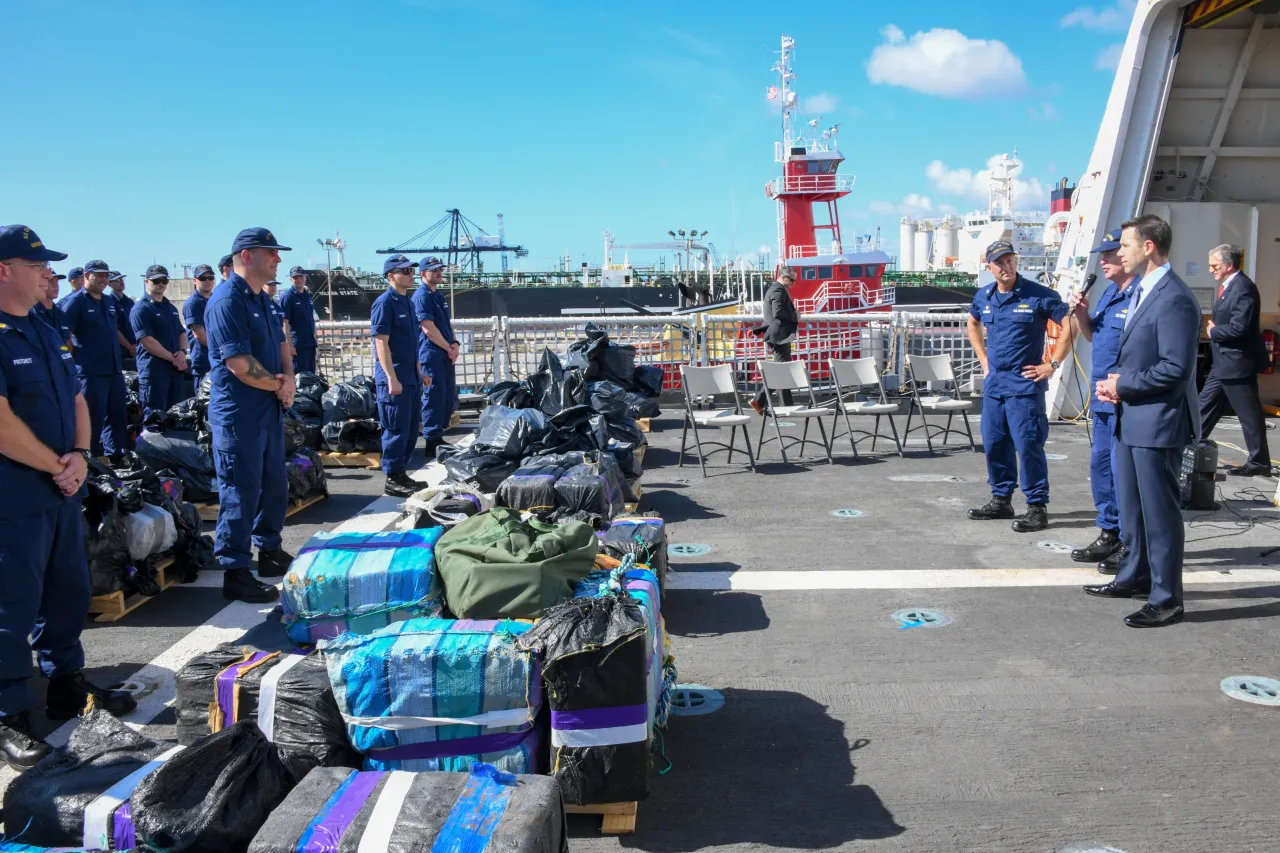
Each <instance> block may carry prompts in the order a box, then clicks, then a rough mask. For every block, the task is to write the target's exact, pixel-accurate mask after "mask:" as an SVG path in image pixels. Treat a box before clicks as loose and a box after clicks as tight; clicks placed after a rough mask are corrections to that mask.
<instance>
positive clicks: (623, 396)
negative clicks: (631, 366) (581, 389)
mask: <svg viewBox="0 0 1280 853" xmlns="http://www.w3.org/2000/svg"><path fill="white" fill-rule="evenodd" d="M587 391H589V392H590V394H591V409H592V411H595V412H599V413H600V414H602V415H604V416H605V417H606V418H610V419H613V418H625V417H627V409H628V408H629V406H630V403H629V402H628V400H627V394H629V393H631V392H629V391H627V389H626V388H623V387H622V386H621V385H619V384H618V383H617V382H612V381H610V380H607V379H606V380H603V381H601V382H592V383H590V384H589V385H587Z"/></svg>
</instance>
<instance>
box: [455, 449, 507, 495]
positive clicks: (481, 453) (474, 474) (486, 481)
mask: <svg viewBox="0 0 1280 853" xmlns="http://www.w3.org/2000/svg"><path fill="white" fill-rule="evenodd" d="M446 447H451V445H441V446H440V449H439V450H438V451H436V460H437V461H439V462H442V463H444V469H445V471H447V472H448V473H449V479H451V480H456V481H457V482H459V483H467V484H469V485H472V486H475V487H476V488H477V489H479V490H480V491H481V492H483V493H484V494H486V495H491V494H493V493H494V492H496V491H497V490H498V486H500V485H501V484H502V481H503V480H505V479H507V478H508V477H510V476H511V475H512V474H514V473H515V471H516V469H517V468H519V467H520V460H519V459H508V458H506V457H505V456H500V455H499V454H497V453H492V452H489V451H486V450H484V449H483V448H481V447H479V446H477V445H472V446H471V447H468V448H467V449H466V450H462V451H457V450H451V451H446V450H445V448H446Z"/></svg>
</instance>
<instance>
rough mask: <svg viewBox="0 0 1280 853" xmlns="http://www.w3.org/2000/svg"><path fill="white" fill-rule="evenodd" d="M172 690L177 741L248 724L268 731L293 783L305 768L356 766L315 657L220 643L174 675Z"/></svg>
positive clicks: (321, 665) (357, 760)
mask: <svg viewBox="0 0 1280 853" xmlns="http://www.w3.org/2000/svg"><path fill="white" fill-rule="evenodd" d="M223 673H225V675H224V677H223V679H222V681H221V682H219V679H218V676H219V675H220V674H223ZM273 673H274V674H273ZM220 685H221V689H220ZM264 685H265V686H266V689H264ZM174 689H175V695H174V702H173V704H174V709H175V710H176V711H177V716H178V743H181V744H184V745H190V744H193V743H196V742H197V741H199V740H200V738H202V737H206V736H208V735H209V734H211V733H212V728H211V724H213V723H216V724H217V726H218V729H219V731H220V730H222V729H224V728H227V727H228V726H230V725H231V724H232V723H236V722H240V721H242V720H247V721H249V722H251V723H256V725H257V726H258V728H259V729H262V728H263V727H264V726H266V727H267V728H269V729H270V740H271V742H272V743H274V744H275V745H276V746H277V747H279V749H280V757H281V759H282V760H283V761H284V763H285V765H286V766H287V767H288V768H289V771H290V773H292V774H293V777H294V779H295V780H298V779H301V778H302V777H303V776H305V775H306V774H307V771H308V770H310V769H311V768H312V767H320V766H324V767H359V766H360V761H361V759H360V756H359V755H358V754H357V753H356V751H355V750H354V749H353V748H352V747H351V745H350V743H349V741H348V740H347V728H346V723H345V722H344V721H343V719H342V713H341V712H340V711H339V710H338V703H337V700H335V699H334V698H333V688H332V687H331V686H330V685H329V674H328V670H326V669H325V665H324V661H323V660H321V659H320V657H319V655H315V654H311V655H296V654H290V653H288V652H278V653H272V652H262V651H257V650H254V649H247V648H243V647H241V646H238V645H236V644H234V643H224V644H223V645H220V646H218V647H216V648H214V649H212V650H211V651H208V652H205V653H204V654H202V655H198V656H196V657H194V658H192V659H191V661H190V662H188V663H187V665H186V666H184V667H183V668H182V669H180V670H178V674H177V675H176V676H175V677H174ZM264 696H265V697H266V699H265V700H264V699H263V697H264ZM264 701H265V702H267V703H268V704H267V706H266V707H264V706H263V702H264Z"/></svg>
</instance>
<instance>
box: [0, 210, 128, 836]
mask: <svg viewBox="0 0 1280 853" xmlns="http://www.w3.org/2000/svg"><path fill="white" fill-rule="evenodd" d="M66 257H67V256H66V255H64V254H62V253H61V252H54V251H51V250H49V249H48V248H46V247H45V245H44V244H43V243H42V242H41V241H40V238H39V237H38V236H36V233H35V232H34V231H32V230H31V229H30V228H27V227H25V226H22V225H8V226H5V227H3V228H0V483H3V484H4V488H3V489H0V757H3V759H4V761H5V762H6V763H7V764H8V765H9V766H10V767H12V768H13V769H14V770H18V771H22V770H27V769H29V768H31V767H32V766H34V765H35V764H36V762H38V761H39V760H40V759H41V758H43V757H44V756H45V755H47V754H48V753H49V746H48V744H46V743H44V742H42V741H39V740H37V739H35V738H34V737H32V736H31V729H30V727H29V721H28V711H29V710H30V708H31V707H32V706H33V705H34V704H35V701H36V699H35V695H34V693H33V692H32V689H31V686H30V684H29V682H30V679H31V674H32V673H31V653H32V651H33V650H34V651H35V655H36V658H37V659H38V661H39V663H40V670H41V672H42V673H43V674H44V675H45V677H47V678H48V679H49V689H48V692H47V694H46V697H45V709H46V710H45V713H46V714H47V716H48V717H49V719H51V720H68V719H71V718H72V717H75V716H76V715H77V714H79V713H80V712H81V711H82V710H83V709H84V706H85V702H86V699H87V698H88V695H89V694H93V696H94V701H95V703H96V704H97V706H98V707H99V708H104V709H106V710H107V711H108V712H110V713H112V714H117V715H119V714H125V713H128V712H129V711H132V710H133V709H134V707H135V702H134V700H133V698H132V697H131V696H130V695H129V694H128V693H123V692H119V691H113V690H104V689H102V688H99V687H96V686H94V685H93V684H91V683H89V682H88V681H87V680H86V679H85V677H84V673H83V672H82V671H81V668H82V667H83V666H84V649H83V647H82V646H81V645H80V631H81V629H82V628H83V626H84V620H85V616H86V614H87V613H88V610H89V592H90V588H89V566H88V563H87V562H86V560H85V550H84V530H83V526H82V520H81V507H80V504H81V501H82V500H83V497H84V481H85V476H86V474H87V464H86V457H87V454H88V451H87V450H86V449H85V448H86V446H87V445H88V443H89V411H88V407H87V406H86V405H85V401H84V396H83V395H82V394H81V392H80V387H79V382H78V381H77V379H76V374H75V369H74V366H73V361H72V357H71V352H70V350H69V349H68V348H67V345H66V344H65V343H64V342H63V341H60V340H59V336H58V334H57V333H56V332H55V331H54V330H53V328H52V327H51V326H49V325H47V324H46V323H45V322H44V321H43V320H40V319H37V318H36V317H35V316H34V315H32V313H31V309H32V308H33V307H34V306H35V304H36V303H37V302H39V301H40V300H41V298H42V297H44V296H45V295H46V286H47V279H48V277H49V276H50V274H51V273H50V270H49V266H48V265H49V262H50V261H61V260H64V259H65V258H66ZM17 831H18V830H12V831H11V832H12V833H15V834H16V832H17Z"/></svg>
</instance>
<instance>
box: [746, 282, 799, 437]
mask: <svg viewBox="0 0 1280 853" xmlns="http://www.w3.org/2000/svg"><path fill="white" fill-rule="evenodd" d="M795 281H796V274H795V272H794V271H792V270H791V268H790V267H785V266H784V267H783V268H782V270H781V272H779V273H778V279H777V281H775V282H774V283H773V284H771V285H769V289H768V290H766V291H765V292H764V323H763V324H762V325H760V326H757V327H756V328H754V329H752V330H751V331H752V332H753V333H754V334H756V335H760V336H763V337H764V342H765V344H766V345H767V346H768V347H769V351H770V353H771V354H772V358H773V360H774V361H791V341H792V340H794V339H795V336H796V327H797V326H799V325H800V315H799V314H797V313H796V304H795V303H794V302H792V301H791V294H790V293H788V292H787V288H789V287H791V285H793V284H795ZM780 393H781V394H782V405H784V406H791V405H794V402H793V400H792V398H791V392H790V391H781V392H780ZM768 403H769V398H768V396H767V395H766V394H765V391H764V388H761V389H760V393H759V394H756V396H755V399H753V400H752V401H751V408H753V409H755V410H756V414H758V415H763V414H764V413H765V409H766V407H767V406H768Z"/></svg>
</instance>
